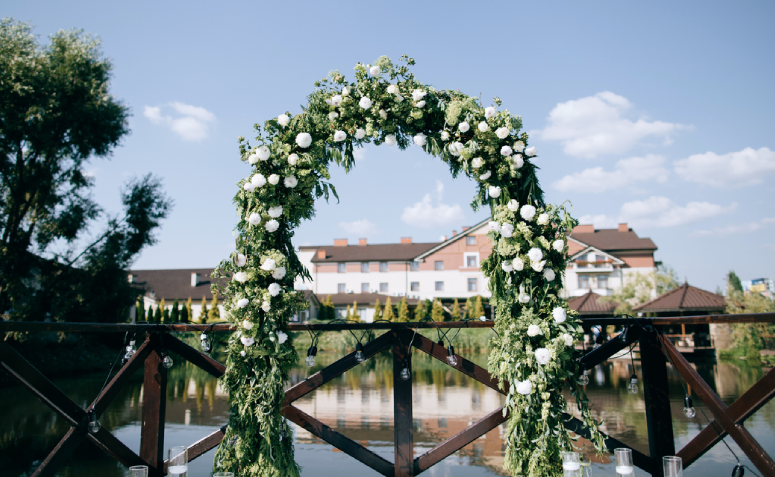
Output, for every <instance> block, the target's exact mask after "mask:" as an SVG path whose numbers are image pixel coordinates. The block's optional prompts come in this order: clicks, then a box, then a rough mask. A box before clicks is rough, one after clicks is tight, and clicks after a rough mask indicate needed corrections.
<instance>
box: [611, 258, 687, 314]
mask: <svg viewBox="0 0 775 477" xmlns="http://www.w3.org/2000/svg"><path fill="white" fill-rule="evenodd" d="M678 286H679V283H678V275H677V274H676V273H675V270H673V269H672V268H671V267H669V266H661V265H660V266H659V267H657V270H656V271H655V272H651V273H639V272H636V273H631V274H627V275H625V278H624V286H623V287H622V288H620V289H618V290H616V291H615V292H614V293H613V294H611V295H608V296H604V297H602V298H600V299H599V300H600V301H601V302H603V303H614V304H616V309H615V310H614V313H616V314H619V315H632V314H633V311H632V309H633V307H636V306H638V305H641V304H643V303H646V302H647V301H649V300H651V299H652V298H654V297H655V295H656V296H660V295H662V294H664V293H667V292H669V291H670V290H674V289H676V288H678Z"/></svg>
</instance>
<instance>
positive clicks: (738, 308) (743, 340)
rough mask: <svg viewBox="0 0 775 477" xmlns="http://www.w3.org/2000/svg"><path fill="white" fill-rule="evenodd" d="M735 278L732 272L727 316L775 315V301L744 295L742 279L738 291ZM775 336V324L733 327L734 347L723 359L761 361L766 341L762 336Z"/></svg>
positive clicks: (736, 325) (758, 295) (726, 351)
mask: <svg viewBox="0 0 775 477" xmlns="http://www.w3.org/2000/svg"><path fill="white" fill-rule="evenodd" d="M733 277H734V278H737V276H736V275H735V272H730V274H729V280H728V291H727V297H726V300H727V309H726V313H727V314H740V313H773V312H775V301H773V300H772V299H771V298H768V297H766V296H764V295H762V294H760V293H744V292H743V291H742V283H739V282H740V279H737V282H738V283H739V284H740V288H741V289H740V290H737V289H736V288H735V287H736V284H735V283H734V282H733ZM773 334H775V324H773V323H745V324H734V325H732V339H733V342H734V347H733V348H732V349H731V350H725V352H723V353H722V357H724V356H725V355H728V356H736V357H737V356H744V357H746V358H749V359H753V360H756V361H759V360H760V356H761V355H760V353H759V351H761V350H762V349H764V348H765V340H764V339H763V338H762V335H773Z"/></svg>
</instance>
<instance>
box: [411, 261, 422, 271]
mask: <svg viewBox="0 0 775 477" xmlns="http://www.w3.org/2000/svg"><path fill="white" fill-rule="evenodd" d="M409 270H410V271H412V272H419V271H420V262H412V263H410V264H409Z"/></svg>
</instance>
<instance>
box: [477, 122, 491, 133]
mask: <svg viewBox="0 0 775 477" xmlns="http://www.w3.org/2000/svg"><path fill="white" fill-rule="evenodd" d="M477 127H478V128H479V130H480V131H482V132H487V131H488V130H489V129H490V125H489V124H487V122H486V121H482V122H480V123H479V126H477Z"/></svg>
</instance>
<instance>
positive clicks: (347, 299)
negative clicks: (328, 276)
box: [318, 293, 419, 306]
mask: <svg viewBox="0 0 775 477" xmlns="http://www.w3.org/2000/svg"><path fill="white" fill-rule="evenodd" d="M326 296H327V295H326ZM388 298H390V303H391V304H392V305H393V306H395V305H397V304H398V302H399V301H401V298H403V297H400V296H393V295H383V294H381V293H331V303H333V304H334V306H344V305H352V304H353V302H354V301H357V302H358V304H359V305H374V304H375V303H376V302H377V299H379V302H380V303H381V304H382V305H384V304H385V301H386V300H387V299H388ZM318 299H319V300H320V302H321V303H323V302H325V301H326V299H327V298H326V297H325V296H324V295H323V294H321V295H320V296H319V297H318ZM418 301H419V300H418V299H417V298H407V299H406V303H407V304H409V305H416V304H417V302H418Z"/></svg>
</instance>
